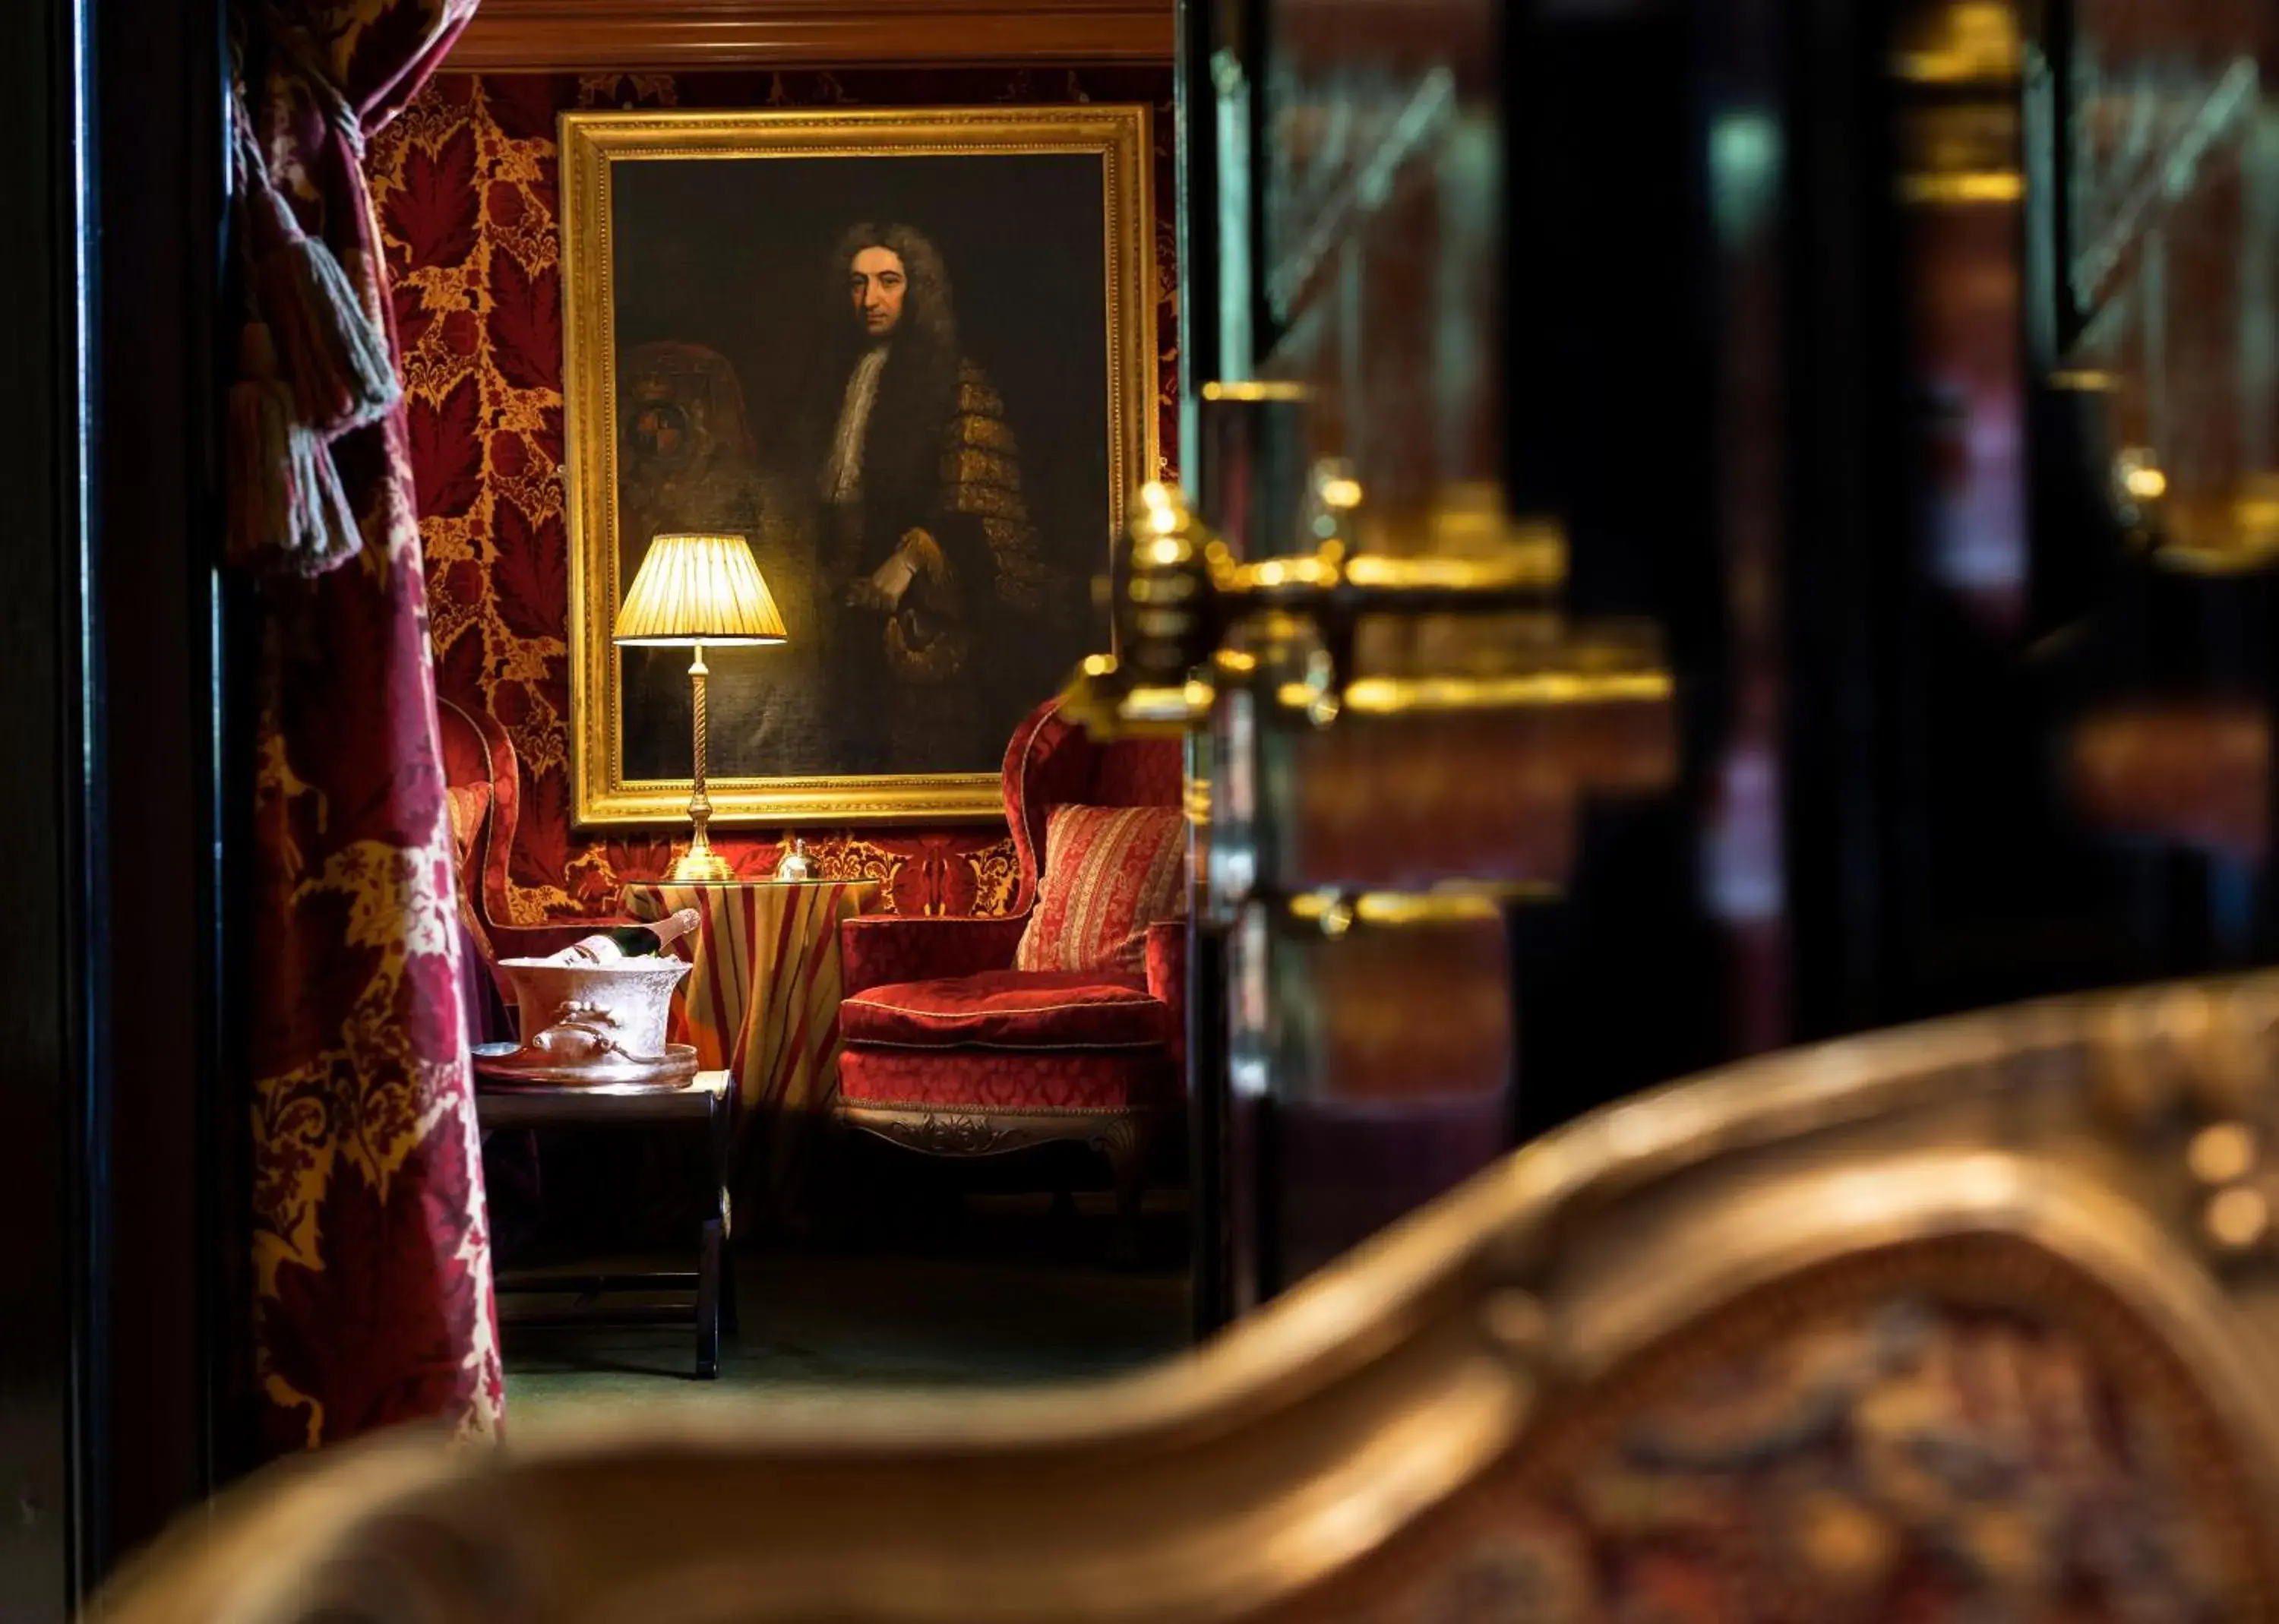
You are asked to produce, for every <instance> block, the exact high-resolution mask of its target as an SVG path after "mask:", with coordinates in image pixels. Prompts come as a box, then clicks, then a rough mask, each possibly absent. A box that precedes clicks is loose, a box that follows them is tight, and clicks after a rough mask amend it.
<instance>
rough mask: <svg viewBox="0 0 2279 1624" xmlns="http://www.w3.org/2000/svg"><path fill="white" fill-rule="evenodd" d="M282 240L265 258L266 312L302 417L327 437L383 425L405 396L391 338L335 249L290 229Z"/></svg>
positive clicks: (281, 223)
mask: <svg viewBox="0 0 2279 1624" xmlns="http://www.w3.org/2000/svg"><path fill="white" fill-rule="evenodd" d="M278 206H279V207H280V210H281V207H282V205H278ZM280 226H283V222H281V221H280ZM265 262H266V263H265V271H266V272H267V274H266V275H265V277H264V278H263V283H264V286H263V289H262V292H263V295H264V297H263V300H262V304H263V307H264V310H265V314H266V315H267V316H268V318H269V319H270V321H271V322H272V324H274V326H275V328H276V341H277V345H278V348H279V349H281V351H282V352H283V354H284V355H285V356H288V357H289V358H290V360H291V363H292V373H293V393H294V397H295V401H296V402H297V403H298V406H299V411H298V413H297V414H296V415H297V416H298V417H300V419H301V420H302V421H303V423H306V424H309V425H311V426H312V427H313V428H315V429H316V430H317V431H318V432H319V433H324V434H326V435H332V434H338V433H341V432H343V431H344V430H347V429H352V428H358V427H361V426H363V425H365V424H368V423H377V422H378V421H380V419H381V418H382V417H386V416H387V415H388V412H390V411H391V410H394V409H395V403H396V402H397V401H398V400H400V399H401V398H402V395H403V389H402V386H401V385H399V384H398V383H397V381H396V377H395V362H394V360H393V358H392V357H391V356H389V354H388V334H387V333H385V332H384V331H382V330H381V329H380V327H379V326H378V325H377V324H375V323H374V322H373V321H372V318H371V317H370V316H368V315H367V314H366V313H365V311H364V305H363V303H361V302H360V301H359V300H358V299H357V293H356V288H355V287H354V286H353V285H352V284H351V283H350V282H349V277H348V272H346V271H344V270H342V269H341V262H340V261H339V260H338V259H337V258H335V257H334V255H333V250H332V249H330V248H328V247H327V246H326V244H325V243H324V242H323V241H321V240H319V239H318V238H315V237H311V236H307V235H304V234H302V233H301V232H300V231H298V230H297V229H293V228H291V227H284V228H283V229H281V230H280V240H279V241H275V242H274V243H273V244H272V247H271V249H270V251H269V252H268V254H266V255H265Z"/></svg>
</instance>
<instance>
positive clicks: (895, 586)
mask: <svg viewBox="0 0 2279 1624" xmlns="http://www.w3.org/2000/svg"><path fill="white" fill-rule="evenodd" d="M916 578H917V565H916V564H914V563H911V562H910V560H909V555H908V554H907V553H904V552H902V551H901V550H899V549H897V551H896V552H895V554H894V556H893V557H892V558H889V559H888V560H886V563H882V564H880V565H879V567H878V568H877V569H876V570H873V571H871V573H870V574H869V575H867V576H865V577H863V579H861V580H859V581H857V582H856V583H855V584H854V586H850V587H848V589H847V601H848V602H849V603H851V604H853V605H854V606H855V607H856V608H857V609H877V610H879V611H880V612H881V613H882V614H887V615H891V614H893V613H894V611H895V610H896V609H900V608H901V607H902V594H904V593H906V592H908V591H909V589H910V582H911V581H913V580H914V579H916Z"/></svg>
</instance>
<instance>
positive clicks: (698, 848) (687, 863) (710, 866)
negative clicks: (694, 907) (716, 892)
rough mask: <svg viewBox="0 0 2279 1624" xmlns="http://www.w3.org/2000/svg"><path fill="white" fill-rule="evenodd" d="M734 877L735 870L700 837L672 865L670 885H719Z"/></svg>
mask: <svg viewBox="0 0 2279 1624" xmlns="http://www.w3.org/2000/svg"><path fill="white" fill-rule="evenodd" d="M735 877H736V870H735V869H733V868H732V867H730V866H729V862H728V860H727V859H726V858H725V857H723V856H722V855H720V854H719V853H717V852H716V851H714V850H713V849H712V848H711V847H710V846H708V845H706V844H705V841H704V837H703V836H702V835H699V836H697V838H696V839H695V840H694V842H693V843H691V845H690V846H689V847H688V849H687V851H686V852H684V853H682V854H680V856H679V857H678V858H676V859H675V860H674V862H673V865H672V883H673V884H674V885H702V884H704V883H705V882H707V881H710V882H712V883H714V884H720V883H723V882H725V881H728V880H732V879H734V878H735Z"/></svg>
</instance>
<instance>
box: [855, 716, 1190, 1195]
mask: <svg viewBox="0 0 2279 1624" xmlns="http://www.w3.org/2000/svg"><path fill="white" fill-rule="evenodd" d="M1179 800H1180V762H1179V747H1178V744H1177V743H1176V742H1171V741H1167V740H1145V741H1121V742H1116V743H1112V744H1104V745H1103V744H1095V743H1094V742H1093V741H1092V740H1091V739H1089V738H1087V737H1086V734H1085V732H1084V731H1083V730H1082V729H1081V728H1079V727H1077V726H1076V725H1075V724H1072V723H1070V722H1068V721H1066V720H1064V719H1063V718H1062V716H1060V715H1059V713H1058V708H1057V702H1056V701H1055V702H1048V703H1047V704H1046V705H1044V706H1043V707H1041V708H1040V709H1038V710H1037V711H1036V712H1034V713H1033V714H1032V715H1031V716H1029V718H1028V719H1027V720H1026V721H1025V722H1024V723H1023V724H1021V726H1020V728H1019V729H1018V730H1017V732H1015V733H1014V735H1013V739H1012V742H1011V743H1010V744H1009V745H1008V746H1007V747H1006V750H1005V817H1006V821H1007V823H1009V825H1010V826H1011V830H1012V836H1013V847H1014V851H1015V853H1016V854H1017V857H1018V859H1019V862H1020V879H1019V882H1018V885H1017V889H1016V890H1015V892H1014V895H1013V900H1012V907H1011V910H1010V911H1009V913H1007V914H1006V915H1003V916H1002V917H931V918H920V917H911V916H897V915H872V916H870V917H865V918H858V919H852V920H849V921H848V922H847V923H845V924H843V925H841V926H840V947H841V950H842V953H841V956H842V960H843V963H844V969H845V981H844V987H845V992H846V1000H845V1001H844V1002H843V1003H842V1004H841V1005H840V1011H839V1023H840V1038H841V1041H842V1043H843V1045H844V1047H843V1049H842V1051H841V1054H840V1069H839V1095H840V1116H841V1119H842V1120H843V1121H844V1122H847V1123H848V1125H850V1126H852V1127H855V1128H858V1129H862V1130H865V1131H867V1132H870V1133H873V1134H877V1135H879V1137H881V1138H886V1139H891V1140H893V1141H894V1143H896V1144H898V1145H907V1146H909V1148H911V1149H913V1150H918V1151H925V1152H928V1153H933V1154H936V1155H949V1156H982V1155H995V1154H1000V1153H1005V1152H1009V1151H1014V1150H1018V1149H1021V1148H1024V1147H1025V1146H1028V1145H1040V1144H1044V1143H1047V1142H1049V1141H1053V1140H1073V1141H1075V1142H1077V1143H1079V1144H1088V1145H1092V1146H1093V1147H1094V1148H1095V1149H1097V1150H1099V1151H1100V1152H1101V1153H1103V1154H1104V1155H1106V1157H1107V1158H1108V1160H1109V1165H1110V1167H1111V1168H1112V1169H1113V1171H1114V1173H1115V1176H1116V1194H1117V1200H1118V1205H1119V1207H1120V1209H1121V1212H1122V1214H1123V1215H1124V1219H1125V1221H1126V1224H1125V1228H1126V1237H1127V1239H1128V1235H1129V1220H1130V1218H1131V1216H1132V1213H1133V1212H1134V1211H1135V1210H1136V1208H1137V1206H1138V1203H1139V1196H1140V1192H1141V1190H1142V1188H1143V1185H1144V1182H1145V1178H1146V1171H1147V1153H1148V1147H1149V1145H1150V1144H1151V1143H1152V1142H1153V1140H1154V1139H1155V1136H1156V1134H1157V1132H1158V1130H1160V1129H1161V1127H1162V1126H1163V1124H1164V1123H1165V1122H1167V1121H1168V1120H1171V1119H1172V1118H1173V1116H1174V1115H1175V1113H1174V1107H1176V1106H1177V1105H1178V1102H1179V1100H1180V1099H1182V1097H1183V1096H1182V1092H1181V1087H1180V1070H1179V1068H1180V1062H1181V1057H1182V1054H1183V1052H1184V1026H1185V1020H1186V1015H1185V1008H1186V921H1185V920H1184V919H1180V920H1175V921H1170V922H1168V923H1158V924H1155V925H1153V926H1150V927H1149V928H1148V930H1147V950H1146V959H1145V964H1144V967H1143V968H1142V969H1139V970H1137V971H1134V972H1119V971H1115V970H1096V969H1095V970H1022V969H1015V968H1014V957H1015V952H1016V949H1017V946H1018V945H1019V943H1020V940H1021V933H1022V931H1023V930H1024V928H1025V927H1026V925H1027V923H1028V921H1029V917H1030V915H1031V912H1032V909H1033V908H1035V907H1036V904H1037V901H1038V898H1039V894H1040V885H1041V884H1042V881H1043V878H1044V862H1045V846H1046V842H1045V829H1046V823H1047V815H1048V813H1049V812H1050V810H1051V808H1054V807H1056V806H1070V805H1082V806H1094V807H1167V808H1176V807H1178V805H1179Z"/></svg>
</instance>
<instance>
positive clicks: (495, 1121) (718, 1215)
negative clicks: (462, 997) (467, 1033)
mask: <svg viewBox="0 0 2279 1624" xmlns="http://www.w3.org/2000/svg"><path fill="white" fill-rule="evenodd" d="M735 1110H736V1091H735V1087H734V1083H733V1078H731V1077H730V1076H729V1075H728V1074H727V1073H726V1072H725V1071H700V1072H698V1073H697V1074H696V1076H694V1077H692V1078H690V1079H689V1081H688V1082H687V1084H684V1085H683V1086H681V1087H679V1088H651V1087H640V1086H635V1085H632V1084H614V1083H613V1084H593V1085H587V1086H578V1085H572V1084H527V1083H515V1084H505V1083H496V1082H494V1081H492V1080H491V1079H490V1078H488V1077H485V1076H482V1075H481V1065H480V1061H478V1062H477V1067H476V1086H475V1122H476V1123H477V1125H478V1126H479V1127H480V1130H481V1131H482V1133H483V1134H484V1136H485V1137H486V1138H487V1137H488V1136H489V1135H490V1134H491V1133H492V1132H493V1131H495V1130H498V1129H502V1128H563V1127H596V1128H610V1127H620V1126H633V1125H641V1126H648V1125H650V1124H654V1123H658V1122H702V1123H703V1124H704V1127H705V1133H706V1138H707V1144H708V1145H709V1146H710V1156H709V1157H708V1158H707V1159H706V1166H707V1168H709V1174H708V1181H709V1184H710V1188H709V1189H708V1190H707V1191H706V1192H705V1199H704V1202H703V1205H702V1209H701V1210H702V1211H703V1213H704V1214H705V1216H704V1220H703V1222H702V1226H701V1229H700V1232H699V1234H698V1237H697V1263H696V1268H695V1269H694V1272H691V1271H688V1270H685V1269H683V1270H669V1269H668V1270H652V1271H648V1272H642V1273H632V1274H592V1275H577V1274H568V1275H564V1274H553V1273H542V1274H541V1273H535V1272H524V1273H514V1274H503V1275H499V1276H498V1277H497V1278H496V1279H495V1280H494V1281H493V1282H492V1289H493V1290H494V1291H496V1292H497V1293H498V1294H499V1295H500V1296H501V1297H504V1296H506V1295H508V1294H510V1293H525V1292H531V1293H535V1292H546V1293H549V1294H551V1295H556V1296H559V1295H562V1294H564V1293H567V1292H572V1291H574V1292H576V1293H577V1294H578V1296H579V1300H580V1301H581V1302H591V1301H592V1300H594V1299H595V1298H598V1297H600V1296H601V1295H602V1293H603V1292H607V1291H657V1290H659V1289H661V1288H673V1287H694V1291H695V1296H694V1301H693V1302H690V1303H688V1304H687V1305H672V1306H659V1307H648V1306H641V1307H633V1306H628V1307H624V1308H615V1309H610V1308H582V1307H581V1308H580V1309H579V1310H578V1311H576V1312H574V1313H571V1314H542V1315H526V1316H521V1317H517V1318H514V1319H511V1320H506V1319H504V1318H503V1316H502V1318H503V1323H505V1324H507V1325H511V1326H517V1327H520V1328H522V1329H572V1328H575V1327H579V1326H587V1325H684V1324H690V1323H694V1326H695V1328H696V1374H697V1375H698V1376H699V1377H700V1378H701V1379H702V1380H705V1381H710V1380H711V1379H712V1378H713V1377H714V1376H716V1375H718V1374H719V1370H720V1332H721V1329H722V1328H723V1327H724V1326H725V1328H726V1329H728V1330H729V1331H730V1332H732V1333H733V1331H734V1330H735V1329H736V1276H735V1273H734V1271H733V1269H731V1268H728V1267H727V1263H726V1259H725V1251H724V1248H725V1243H726V1241H727V1238H728V1231H729V1201H728V1155H729V1146H730V1144H731V1142H732V1137H733V1127H734V1118H735Z"/></svg>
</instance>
